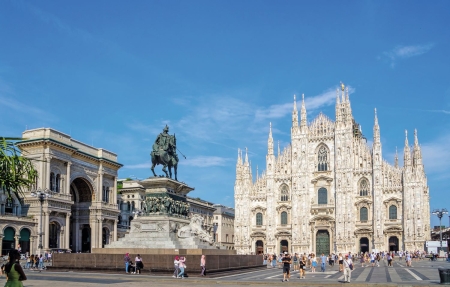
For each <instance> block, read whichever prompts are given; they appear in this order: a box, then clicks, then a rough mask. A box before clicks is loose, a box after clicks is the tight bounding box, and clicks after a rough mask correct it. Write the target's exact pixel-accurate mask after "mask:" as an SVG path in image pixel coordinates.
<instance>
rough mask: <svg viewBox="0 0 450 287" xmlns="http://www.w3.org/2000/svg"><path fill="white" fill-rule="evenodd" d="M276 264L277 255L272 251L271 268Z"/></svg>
mask: <svg viewBox="0 0 450 287" xmlns="http://www.w3.org/2000/svg"><path fill="white" fill-rule="evenodd" d="M276 266H277V255H276V254H275V253H274V254H273V256H272V268H275V267H276Z"/></svg>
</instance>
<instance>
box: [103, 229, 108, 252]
mask: <svg viewBox="0 0 450 287" xmlns="http://www.w3.org/2000/svg"><path fill="white" fill-rule="evenodd" d="M108 244H109V230H108V228H106V227H103V229H102V248H104V247H105V245H108Z"/></svg>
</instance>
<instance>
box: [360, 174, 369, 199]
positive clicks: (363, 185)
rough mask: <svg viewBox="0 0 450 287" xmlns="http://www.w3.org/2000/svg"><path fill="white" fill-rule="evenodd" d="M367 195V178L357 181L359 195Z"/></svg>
mask: <svg viewBox="0 0 450 287" xmlns="http://www.w3.org/2000/svg"><path fill="white" fill-rule="evenodd" d="M367 195H369V182H368V181H367V179H365V178H364V179H362V180H361V182H360V183H359V196H367Z"/></svg>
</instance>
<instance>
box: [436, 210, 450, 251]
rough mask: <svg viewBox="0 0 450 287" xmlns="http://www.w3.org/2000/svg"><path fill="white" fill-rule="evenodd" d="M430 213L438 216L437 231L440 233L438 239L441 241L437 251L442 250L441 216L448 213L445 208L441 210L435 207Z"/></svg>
mask: <svg viewBox="0 0 450 287" xmlns="http://www.w3.org/2000/svg"><path fill="white" fill-rule="evenodd" d="M432 214H434V215H436V216H437V217H438V218H439V233H440V241H441V247H440V248H439V253H440V252H441V250H442V223H441V222H442V217H443V216H444V214H448V211H447V209H445V208H442V209H441V210H439V209H435V210H434V211H433V212H432Z"/></svg>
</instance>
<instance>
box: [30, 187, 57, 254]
mask: <svg viewBox="0 0 450 287" xmlns="http://www.w3.org/2000/svg"><path fill="white" fill-rule="evenodd" d="M31 196H32V197H36V198H37V199H38V200H39V202H40V203H41V214H40V216H41V220H40V224H39V246H38V248H39V252H40V253H42V248H43V246H42V235H43V232H42V205H43V204H44V200H45V199H46V198H50V197H52V195H51V193H50V190H48V189H44V190H42V189H40V188H38V189H37V190H33V191H32V192H31Z"/></svg>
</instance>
